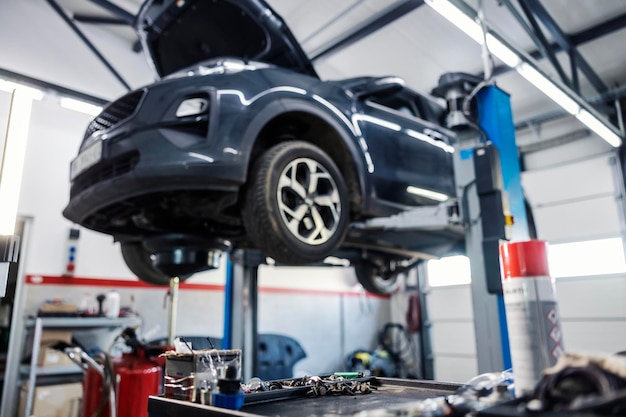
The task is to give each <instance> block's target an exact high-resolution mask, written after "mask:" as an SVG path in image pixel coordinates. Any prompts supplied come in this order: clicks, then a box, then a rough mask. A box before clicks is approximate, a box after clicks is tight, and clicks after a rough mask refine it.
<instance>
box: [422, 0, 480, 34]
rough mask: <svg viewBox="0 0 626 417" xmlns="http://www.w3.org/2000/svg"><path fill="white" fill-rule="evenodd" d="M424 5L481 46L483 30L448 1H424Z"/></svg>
mask: <svg viewBox="0 0 626 417" xmlns="http://www.w3.org/2000/svg"><path fill="white" fill-rule="evenodd" d="M426 4H428V5H429V6H430V7H432V8H433V10H435V11H436V12H437V13H439V14H440V15H442V16H443V17H445V18H446V19H448V20H449V21H450V23H452V24H453V25H454V26H456V27H457V28H459V29H461V30H462V31H463V32H464V33H465V34H466V35H467V36H469V37H470V38H472V39H474V40H475V41H476V42H478V43H479V44H481V45H482V43H483V30H482V28H481V27H480V25H479V24H478V23H477V22H475V21H474V20H473V19H472V18H471V17H469V16H468V15H466V14H465V13H463V12H462V11H461V10H460V9H459V8H458V7H456V6H455V5H453V4H452V3H450V2H449V1H448V0H426Z"/></svg>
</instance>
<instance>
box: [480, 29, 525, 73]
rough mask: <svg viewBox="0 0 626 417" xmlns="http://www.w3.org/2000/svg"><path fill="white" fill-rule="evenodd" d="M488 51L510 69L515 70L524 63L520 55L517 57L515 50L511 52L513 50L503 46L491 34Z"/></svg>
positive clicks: (489, 34)
mask: <svg viewBox="0 0 626 417" xmlns="http://www.w3.org/2000/svg"><path fill="white" fill-rule="evenodd" d="M487 49H489V52H491V53H492V54H493V55H494V56H495V57H496V58H498V59H499V60H500V61H502V62H504V64H505V65H508V66H509V67H512V68H515V67H516V66H518V65H519V64H520V63H521V62H522V60H521V59H520V57H519V55H517V54H516V53H515V52H514V51H513V50H511V48H509V47H508V46H506V45H505V44H503V43H502V42H501V41H500V40H499V39H498V38H496V37H495V36H493V35H492V34H491V33H488V34H487Z"/></svg>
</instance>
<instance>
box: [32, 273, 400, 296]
mask: <svg viewBox="0 0 626 417" xmlns="http://www.w3.org/2000/svg"><path fill="white" fill-rule="evenodd" d="M26 284H29V285H75V286H88V287H108V288H111V287H112V288H145V289H159V288H161V289H167V288H168V287H167V286H155V285H150V284H147V283H145V282H143V281H139V280H124V279H111V278H85V277H72V276H62V275H35V274H33V275H26ZM180 289H181V290H205V291H224V286H223V285H221V284H200V283H193V282H189V283H188V282H182V283H181V284H180ZM259 292H261V293H268V294H309V295H345V296H351V297H358V296H361V295H362V293H361V292H358V291H332V290H330V291H325V290H312V289H305V288H276V287H259ZM366 296H368V297H375V298H389V296H380V295H375V294H370V293H366Z"/></svg>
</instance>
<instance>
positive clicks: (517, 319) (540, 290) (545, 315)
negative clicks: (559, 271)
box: [500, 240, 565, 397]
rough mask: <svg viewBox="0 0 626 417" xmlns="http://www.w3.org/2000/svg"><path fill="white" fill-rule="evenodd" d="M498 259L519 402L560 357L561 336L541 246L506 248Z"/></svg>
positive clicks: (528, 243)
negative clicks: (543, 372) (500, 264)
mask: <svg viewBox="0 0 626 417" xmlns="http://www.w3.org/2000/svg"><path fill="white" fill-rule="evenodd" d="M500 257H501V261H502V290H503V292H504V305H505V310H506V321H507V327H508V333H509V344H510V348H511V362H512V364H513V378H514V382H515V396H516V397H521V396H524V395H527V394H530V393H532V391H533V389H534V387H535V385H536V384H537V382H539V379H540V378H541V375H542V371H543V370H544V369H546V368H548V367H550V366H552V365H554V364H555V363H556V361H557V359H558V358H559V357H560V356H562V355H563V354H564V353H565V351H564V349H563V333H562V332H561V325H560V319H559V313H558V308H557V302H556V293H555V289H554V280H553V279H552V278H551V277H550V271H549V268H548V254H547V244H546V242H544V241H541V240H530V241H525V242H506V243H503V244H502V245H500Z"/></svg>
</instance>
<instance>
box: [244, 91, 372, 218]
mask: <svg viewBox="0 0 626 417" xmlns="http://www.w3.org/2000/svg"><path fill="white" fill-rule="evenodd" d="M347 124H348V123H347V122H343V121H339V120H337V118H334V117H332V116H330V115H329V114H328V112H327V111H324V110H323V109H320V108H318V107H317V106H315V105H313V104H310V103H306V102H302V101H300V100H293V99H281V100H278V101H275V102H273V103H272V104H270V105H269V106H267V107H266V108H265V109H264V110H263V111H262V112H261V113H260V114H259V115H258V116H257V117H256V118H255V120H254V121H253V122H252V123H250V125H249V126H250V127H249V128H248V130H247V131H246V133H245V137H246V138H247V139H248V140H246V143H247V144H248V147H249V148H248V149H247V152H246V155H248V157H249V160H248V161H247V163H246V167H247V170H249V168H250V167H251V166H252V164H253V163H254V161H255V160H256V159H257V158H258V157H259V156H260V155H261V154H262V153H263V152H264V151H266V150H267V149H269V148H271V147H272V146H274V145H276V144H278V143H280V142H283V141H285V140H289V139H298V140H303V141H306V142H309V143H311V144H314V145H316V146H317V147H319V148H320V149H322V150H323V151H324V152H326V153H327V154H328V156H330V158H331V159H332V160H333V161H334V162H335V164H336V165H337V167H338V168H339V170H340V171H341V174H342V176H343V177H344V179H345V180H346V185H347V187H348V192H349V194H350V211H351V212H353V213H360V212H362V210H363V208H364V205H365V198H366V196H367V195H368V192H367V189H368V183H367V179H366V178H364V177H363V176H361V175H359V172H363V170H364V158H363V155H362V152H361V151H360V149H359V148H358V145H357V144H356V143H355V142H356V139H355V138H354V136H353V135H352V134H351V132H350V131H349V130H350V129H351V126H347ZM246 175H248V172H247V171H246Z"/></svg>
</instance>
